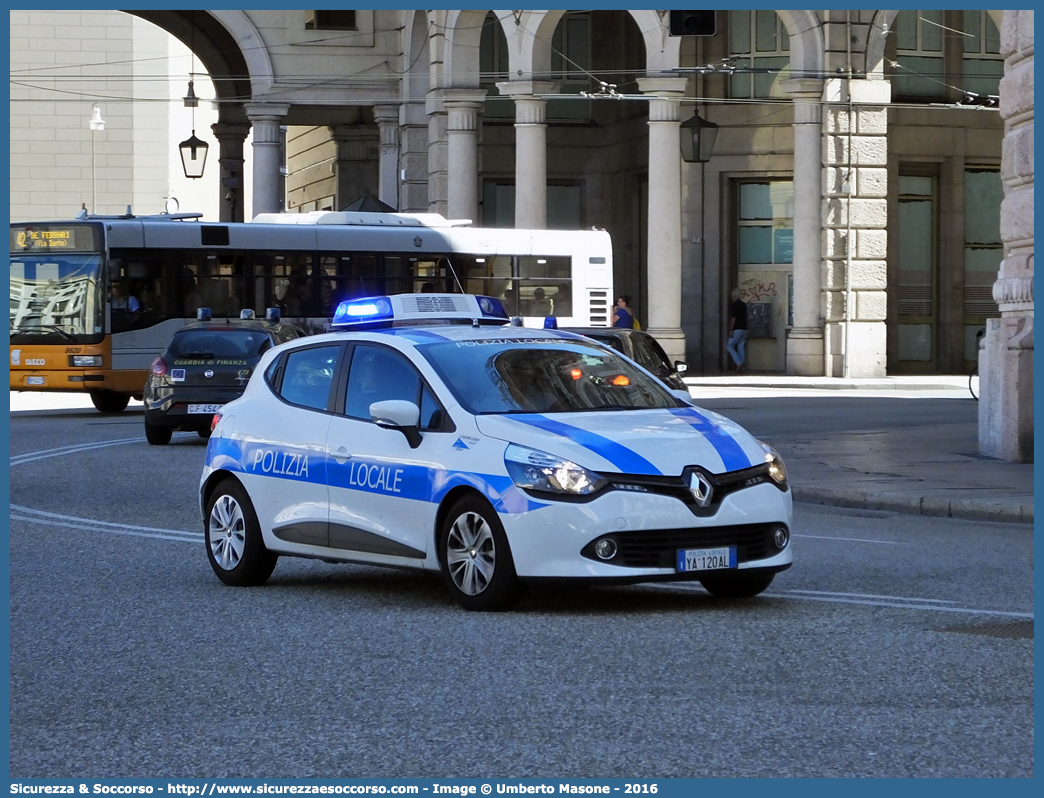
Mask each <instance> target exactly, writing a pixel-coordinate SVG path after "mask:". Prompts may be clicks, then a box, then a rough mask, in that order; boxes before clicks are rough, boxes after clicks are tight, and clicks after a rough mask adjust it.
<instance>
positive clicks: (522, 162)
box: [497, 80, 555, 230]
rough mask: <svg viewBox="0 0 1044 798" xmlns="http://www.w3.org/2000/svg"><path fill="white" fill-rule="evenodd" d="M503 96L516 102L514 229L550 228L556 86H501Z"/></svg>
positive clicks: (514, 83)
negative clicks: (551, 105)
mask: <svg viewBox="0 0 1044 798" xmlns="http://www.w3.org/2000/svg"><path fill="white" fill-rule="evenodd" d="M497 88H498V89H499V90H500V93H501V94H502V95H507V96H511V97H514V98H515V227H516V228H519V229H527V230H543V229H544V228H546V227H547V100H542V99H539V98H538V97H536V96H535V95H538V94H550V93H551V91H552V90H553V89H554V88H555V86H554V85H553V84H551V83H543V82H537V81H531V80H512V81H507V82H505V83H498V84H497Z"/></svg>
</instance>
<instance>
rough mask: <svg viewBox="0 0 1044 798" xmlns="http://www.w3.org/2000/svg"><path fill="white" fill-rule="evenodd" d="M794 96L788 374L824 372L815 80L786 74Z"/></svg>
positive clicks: (819, 127) (819, 84)
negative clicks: (792, 220)
mask: <svg viewBox="0 0 1044 798" xmlns="http://www.w3.org/2000/svg"><path fill="white" fill-rule="evenodd" d="M783 85H784V88H785V89H786V90H787V91H788V92H789V93H790V94H791V95H793V97H794V252H793V261H794V307H793V311H794V325H793V326H792V327H791V328H790V329H789V330H788V331H787V374H791V375H799V376H805V377H817V376H821V375H822V374H823V312H822V309H821V303H822V299H821V296H820V294H821V286H820V282H821V281H820V269H821V266H822V260H823V244H822V238H821V235H822V224H823V221H822V217H823V195H822V183H821V181H822V174H823V144H822V138H823V134H822V122H821V120H822V116H821V113H820V100H821V99H822V92H823V89H822V86H823V83H822V81H820V80H814V79H808V78H797V79H794V80H788V81H786V82H785V83H784V84H783Z"/></svg>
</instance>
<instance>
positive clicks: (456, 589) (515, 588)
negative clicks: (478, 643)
mask: <svg viewBox="0 0 1044 798" xmlns="http://www.w3.org/2000/svg"><path fill="white" fill-rule="evenodd" d="M439 562H440V563H441V565H442V575H443V578H444V579H445V581H446V586H447V587H448V588H449V591H450V594H451V595H452V596H453V598H454V599H455V600H456V602H457V603H458V604H460V606H462V607H463V608H464V609H466V610H475V611H478V612H499V611H502V610H507V609H511V607H513V606H514V605H515V604H516V603H517V602H518V599H519V598H520V597H521V595H522V589H521V586H520V585H519V582H518V576H517V575H516V574H515V563H514V560H512V558H511V549H510V547H509V546H508V541H507V535H506V534H504V525H503V524H501V523H500V518H499V517H498V516H497V513H496V511H495V510H494V509H493V508H492V507H491V506H490V505H489V502H487V501H485V500H484V499H483V498H481V497H480V496H478V495H475V494H472V495H469V496H464V497H462V498H460V499H458V500H457V502H456V503H454V505H453V506H452V507H451V508H450V511H449V513H448V514H447V516H446V520H445V521H444V523H443V525H442V529H441V530H440V533H439Z"/></svg>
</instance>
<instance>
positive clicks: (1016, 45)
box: [979, 11, 1034, 463]
mask: <svg viewBox="0 0 1044 798" xmlns="http://www.w3.org/2000/svg"><path fill="white" fill-rule="evenodd" d="M1001 52H1002V53H1003V54H1004V56H1005V63H1004V78H1003V79H1002V80H1001V84H1000V111H1001V116H1002V117H1003V118H1004V144H1003V150H1002V157H1001V178H1002V180H1003V181H1004V200H1003V201H1002V203H1001V238H1002V239H1003V240H1004V252H1005V258H1004V260H1003V261H1001V267H1000V270H999V271H998V273H997V282H995V283H994V284H993V298H994V299H995V300H996V302H997V305H998V306H999V308H1000V313H1001V317H1000V318H999V319H990V320H989V321H988V322H987V325H986V336H985V338H984V339H983V341H982V343H981V344H980V348H979V388H980V393H979V451H980V452H982V453H983V454H985V455H989V456H990V457H997V458H1000V459H1003V460H1009V461H1012V462H1019V463H1032V462H1033V252H1034V246H1033V12H1032V11H1005V12H1004V21H1003V23H1002V25H1001Z"/></svg>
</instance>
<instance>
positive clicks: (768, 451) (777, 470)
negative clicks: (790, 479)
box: [758, 441, 787, 486]
mask: <svg viewBox="0 0 1044 798" xmlns="http://www.w3.org/2000/svg"><path fill="white" fill-rule="evenodd" d="M758 443H761V441H758ZM761 448H762V449H764V450H765V462H766V463H768V473H769V476H770V477H772V481H773V482H775V483H776V484H777V485H780V486H783V485H786V484H787V467H786V465H784V464H783V458H782V457H780V455H779V452H777V451H776V450H775V449H773V448H772V447H771V446H769V445H768V444H767V443H761Z"/></svg>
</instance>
